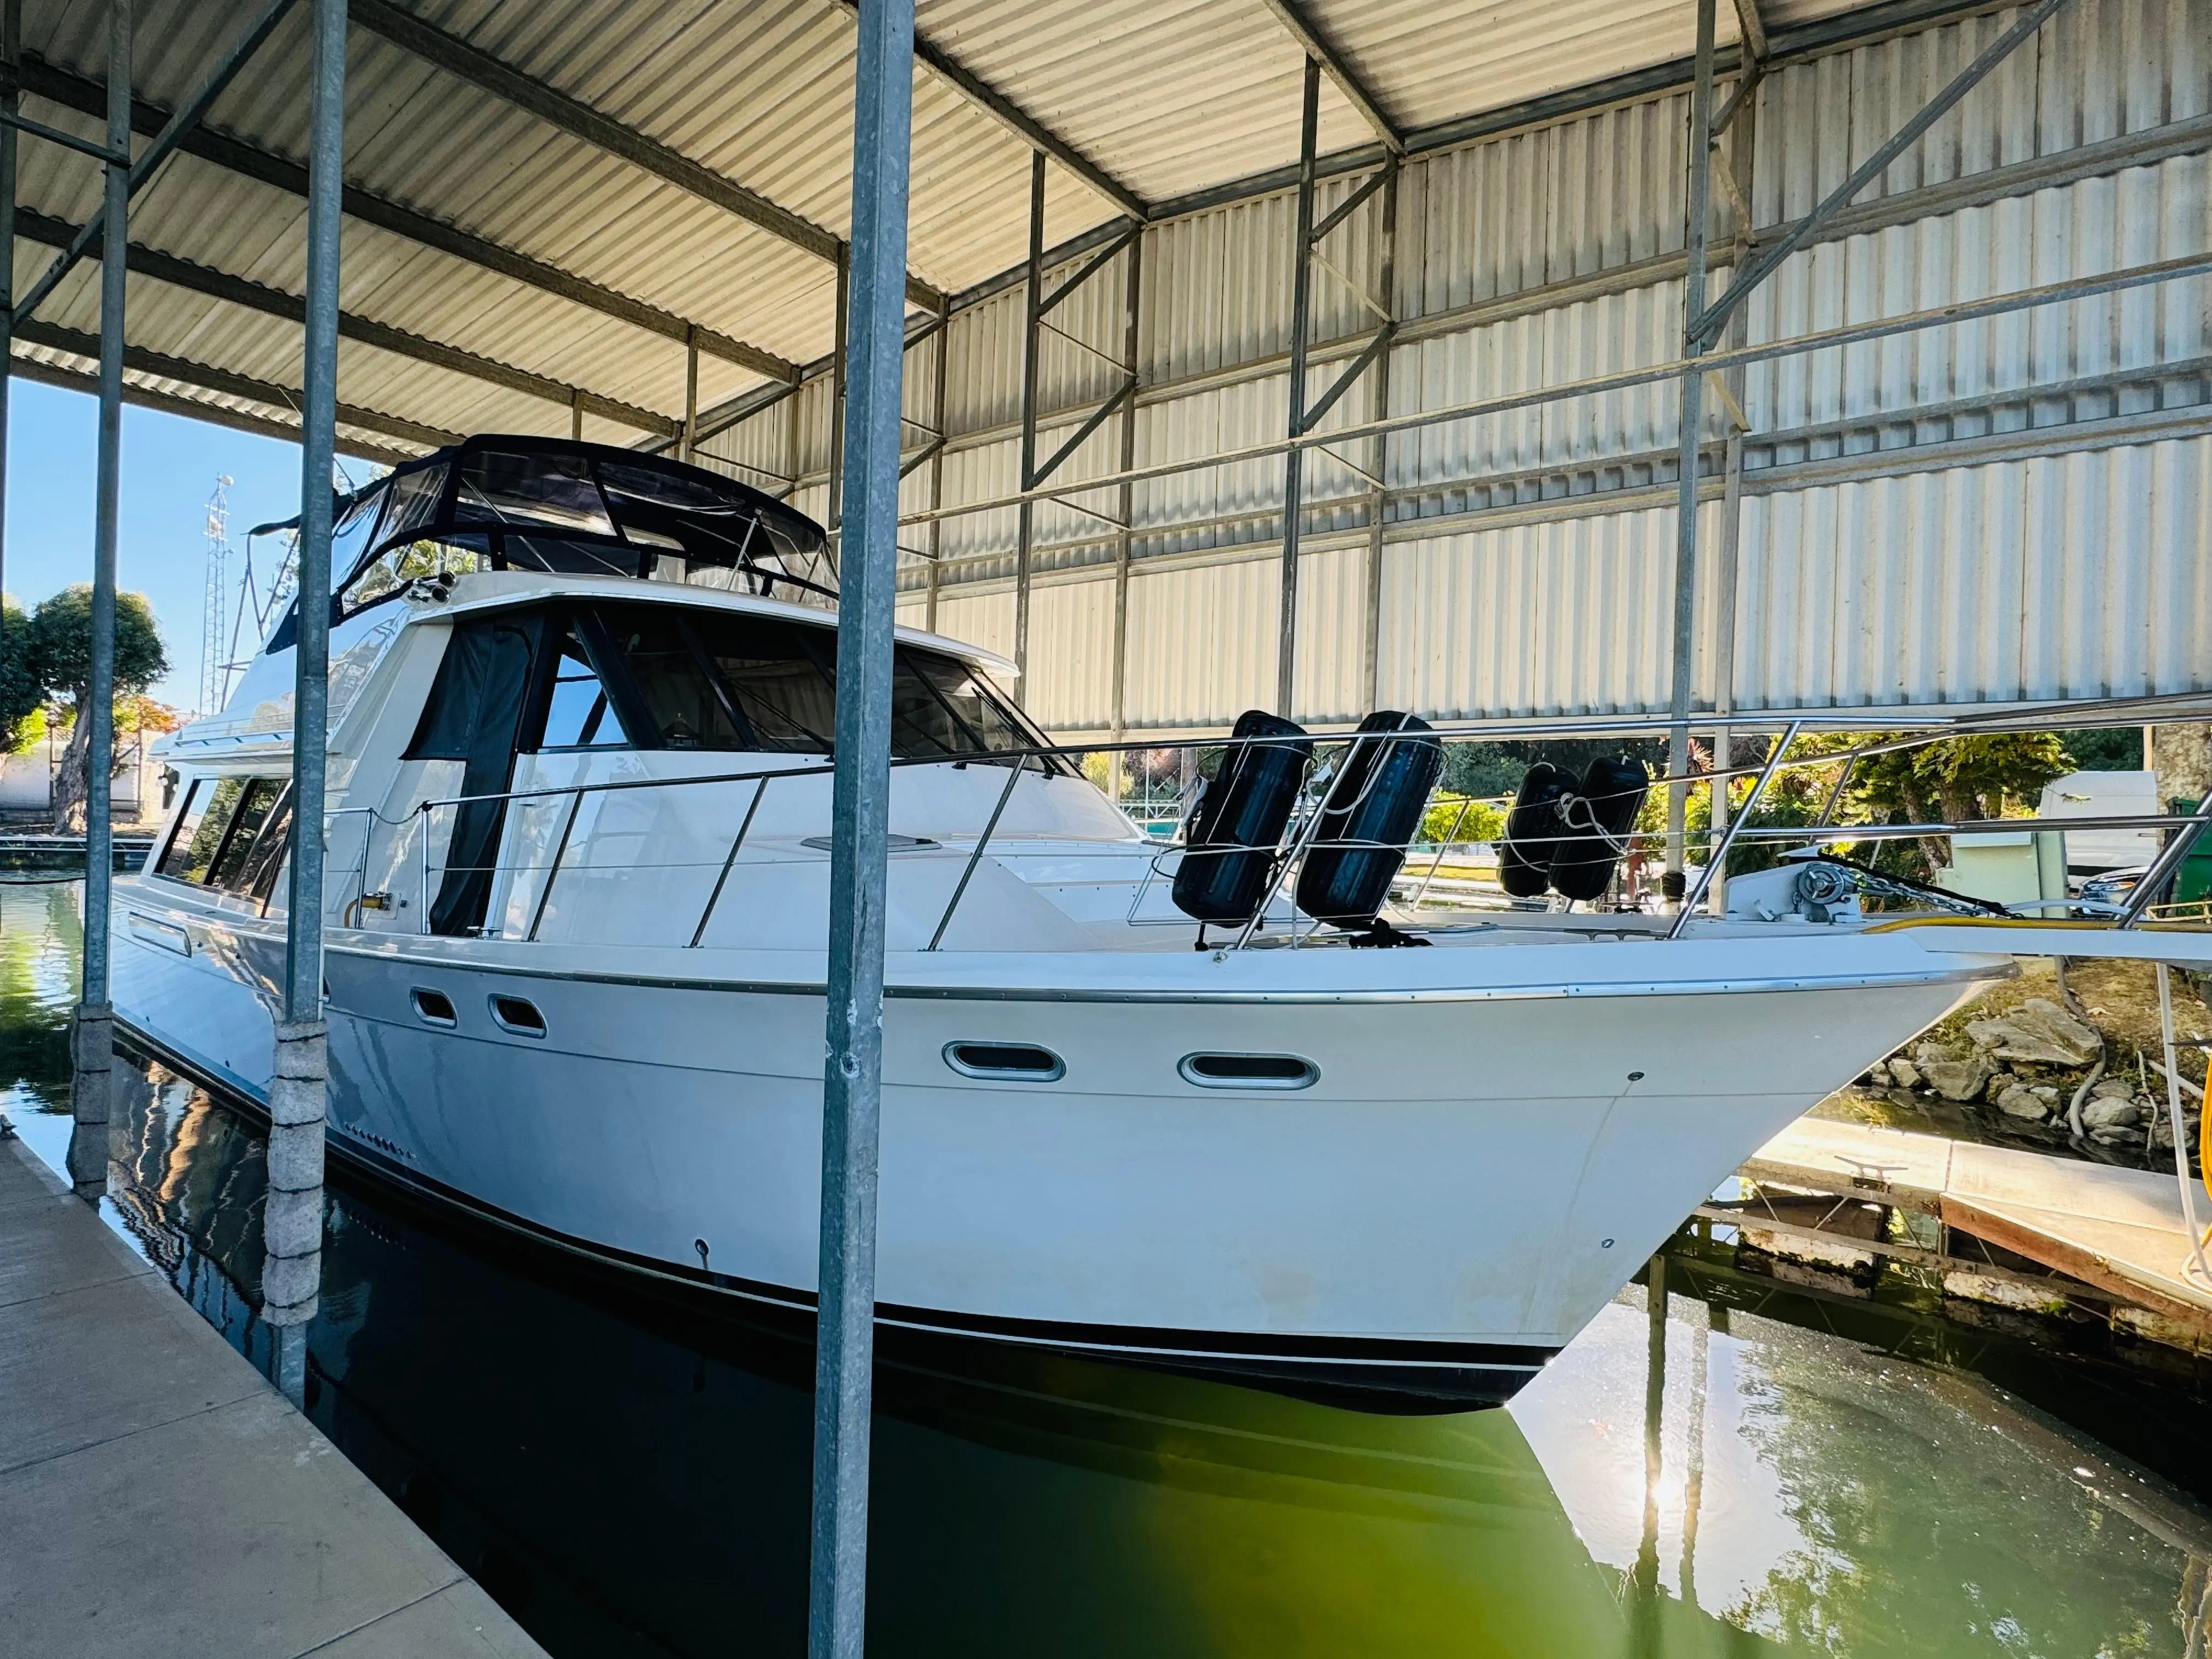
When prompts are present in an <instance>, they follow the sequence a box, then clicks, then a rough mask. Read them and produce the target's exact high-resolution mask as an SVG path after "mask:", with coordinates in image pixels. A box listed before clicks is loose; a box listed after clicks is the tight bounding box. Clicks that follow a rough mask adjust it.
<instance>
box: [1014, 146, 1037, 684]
mask: <svg viewBox="0 0 2212 1659" xmlns="http://www.w3.org/2000/svg"><path fill="white" fill-rule="evenodd" d="M1027 295H1028V297H1027V298H1026V299H1025V300H1024V302H1023V307H1022V313H1023V319H1024V320H1023V325H1022V495H1023V501H1022V504H1021V506H1020V507H1018V508H1016V509H1015V513H1014V666H1015V667H1016V668H1017V669H1018V670H1019V671H1020V672H1019V673H1018V675H1017V676H1016V677H1015V680H1014V701H1015V702H1018V703H1026V702H1028V700H1029V676H1030V542H1031V541H1032V539H1033V538H1035V536H1036V503H1035V502H1033V501H1030V500H1029V499H1028V495H1029V492H1030V490H1032V489H1036V414H1037V409H1036V406H1037V353H1038V349H1039V347H1040V345H1041V343H1042V342H1041V340H1040V337H1039V330H1038V327H1037V325H1038V323H1039V322H1040V321H1041V320H1042V318H1043V315H1044V152H1043V151H1042V150H1041V149H1040V150H1034V151H1032V152H1030V258H1029V286H1028V290H1027Z"/></svg>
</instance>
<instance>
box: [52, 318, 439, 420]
mask: <svg viewBox="0 0 2212 1659" xmlns="http://www.w3.org/2000/svg"><path fill="white" fill-rule="evenodd" d="M15 337H16V338H17V339H19V340H27V341H29V342H30V343H32V344H33V345H40V346H45V347H46V348H47V349H49V350H53V351H66V352H68V353H69V354H70V356H72V357H87V358H91V359H93V360H94V361H97V360H98V358H99V356H100V337H99V336H98V335H97V334H84V333H80V332H79V331H77V330H76V329H73V328H60V327H57V326H56V325H54V324H52V323H42V322H39V321H37V320H36V319H33V320H31V321H29V322H25V323H21V324H18V325H16V329H15ZM123 366H124V368H128V369H131V370H134V371H136V372H137V373H138V374H150V375H152V376H154V377H155V379H156V380H174V381H176V382H177V383H178V384H179V385H180V386H197V387H198V388H199V389H200V390H201V391H203V392H220V393H221V394H222V395H223V396H224V397H226V398H246V399H248V400H250V401H252V402H253V403H257V404H266V405H267V406H268V407H270V408H271V409H289V410H298V408H299V407H300V395H301V394H300V393H299V392H297V391H295V390H294V389H293V388H292V387H290V386H278V385H277V384H276V382H275V381H273V380H254V379H252V377H251V376H249V375H245V374H233V373H232V372H231V371H230V370H229V369H227V368H216V367H214V366H213V365H212V364H210V363H196V362H192V361H191V359H190V358H188V357H172V356H168V355H167V353H164V352H159V351H149V350H147V349H145V348H144V347H143V346H125V347H124V348H123ZM17 368H18V371H19V372H20V369H21V365H20V364H19V365H17ZM338 419H339V420H340V421H342V422H344V423H345V424H346V425H348V426H351V427H358V428H360V429H361V430H362V431H363V432H381V433H383V434H384V435H386V437H391V438H398V439H400V440H401V441H404V442H406V443H410V444H420V445H422V447H423V448H425V449H436V448H438V447H441V446H442V445H445V444H453V443H459V441H461V435H460V434H459V433H458V432H447V431H446V430H445V429H444V428H441V427H435V426H424V425H423V424H422V422H419V421H410V420H404V419H402V418H401V417H400V416H397V415H386V414H384V413H383V412H382V411H380V410H374V409H362V408H361V407H359V406H358V405H357V404H339V405H338ZM290 436H291V437H292V438H293V439H294V440H295V441H296V440H297V439H298V437H299V432H298V430H297V429H296V428H295V429H294V430H293V431H292V432H291V433H290Z"/></svg>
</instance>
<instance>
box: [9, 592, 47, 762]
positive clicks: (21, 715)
mask: <svg viewBox="0 0 2212 1659" xmlns="http://www.w3.org/2000/svg"><path fill="white" fill-rule="evenodd" d="M30 625H31V624H30V619H29V618H28V617H25V616H24V615H23V613H22V612H21V611H20V610H18V609H17V608H16V607H15V606H14V605H10V604H9V603H8V602H7V600H5V599H0V755H12V754H14V753H15V749H16V746H17V745H18V744H21V742H22V740H23V738H24V737H25V736H26V733H25V731H24V722H26V721H27V720H29V719H30V718H31V716H32V715H33V714H37V713H38V712H39V708H40V705H41V704H43V703H44V702H46V687H44V686H43V685H41V684H39V677H38V674H37V672H36V671H34V670H33V666H32V664H31V657H30V651H29V649H28V647H29V629H30Z"/></svg>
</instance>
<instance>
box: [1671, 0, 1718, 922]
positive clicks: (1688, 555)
mask: <svg viewBox="0 0 2212 1659" xmlns="http://www.w3.org/2000/svg"><path fill="white" fill-rule="evenodd" d="M1714 9H1715V0H1698V56H1697V72H1696V78H1695V80H1694V81H1693V82H1692V88H1691V93H1690V131H1689V164H1690V178H1689V200H1688V204H1687V210H1688V216H1689V221H1688V225H1687V228H1686V234H1685V235H1684V238H1683V240H1684V254H1685V260H1686V270H1685V271H1684V273H1683V278H1682V355H1683V356H1684V357H1686V358H1688V359H1691V360H1692V362H1691V367H1690V368H1688V369H1686V371H1685V372H1684V373H1683V375H1682V394H1681V407H1680V416H1679V422H1680V430H1679V431H1678V433H1677V435H1676V436H1677V440H1678V447H1677V449H1676V462H1675V464H1676V466H1677V467H1678V469H1679V471H1680V476H1679V477H1678V479H1677V481H1676V483H1675V495H1674V644H1673V665H1674V684H1673V688H1672V695H1671V696H1670V699H1669V702H1668V712H1669V713H1670V714H1672V715H1673V716H1674V731H1673V732H1672V734H1671V735H1670V737H1669V738H1668V744H1667V778H1668V784H1667V873H1668V876H1670V877H1672V878H1674V880H1675V881H1676V882H1679V881H1680V879H1681V876H1682V829H1683V818H1684V809H1685V806H1686V803H1687V799H1688V793H1689V788H1688V784H1687V782H1686V780H1687V779H1688V777H1689V775H1690V693H1691V686H1692V674H1693V673H1694V671H1695V669H1696V665H1697V622H1698V469H1699V462H1700V459H1701V452H1702V450H1703V447H1704V444H1703V440H1704V437H1705V371H1704V369H1702V368H1699V367H1698V365H1697V363H1696V362H1695V360H1696V359H1697V358H1698V357H1699V356H1702V355H1703V354H1704V352H1705V342H1704V341H1702V340H1701V339H1700V338H1699V335H1698V331H1697V323H1698V319H1699V314H1700V313H1702V312H1703V311H1704V309H1705V249H1706V239H1707V235H1708V234H1709V232H1710V230H1711V217H1712V189H1713V170H1712V157H1713V152H1712V142H1711V133H1712V130H1713V28H1714V21H1713V14H1714Z"/></svg>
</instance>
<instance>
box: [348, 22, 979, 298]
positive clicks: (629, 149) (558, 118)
mask: <svg viewBox="0 0 2212 1659" xmlns="http://www.w3.org/2000/svg"><path fill="white" fill-rule="evenodd" d="M349 15H350V18H351V20H352V21H354V22H355V23H356V24H358V25H359V26H360V27H362V28H365V29H367V30H368V31H369V32H370V33H373V34H375V35H378V36H380V37H381V38H382V39H384V40H388V41H390V42H391V43H392V45H393V46H398V47H399V48H400V49H401V50H402V51H403V52H412V53H413V54H414V55H415V56H416V57H417V58H421V59H422V61H423V62H424V63H426V64H431V65H433V66H434V67H435V68H437V69H441V70H445V71H446V72H447V74H449V75H453V76H459V78H460V79H462V80H464V81H466V82H469V83H470V84H471V86H474V87H477V88H480V89H481V90H483V91H485V92H488V93H490V94H492V95H493V96H494V97H495V98H501V99H504V100H506V101H507V102H508V103H510V104H512V105H513V106H515V107H516V108H517V109H520V110H522V111H524V112H527V113H528V114H531V115H532V116H535V117H536V118H538V119H539V120H541V121H543V122H544V123H545V124H546V125H548V126H551V127H555V128H557V129H559V130H560V131H562V132H565V133H567V134H568V136H569V137H572V138H579V139H581V140H582V141H583V142H584V143H587V144H589V145H591V146H592V148H593V149H599V150H604V151H605V153H606V154H608V155H612V156H616V157H617V158H619V159H620V160H622V161H627V162H629V164H630V165H631V166H632V167H639V168H641V169H642V170H644V171H645V172H647V173H652V174H653V176H654V177H655V178H657V179H662V180H664V181H665V182H666V183H668V184H671V185H675V186H676V187H677V188H678V190H683V191H689V192H690V193H691V194H692V195H694V196H696V197H699V198H700V200H702V201H704V202H709V203H712V204H714V206H716V207H718V208H720V209H722V210H724V211H725V212H727V213H732V214H735V215H736V216H738V218H740V219H743V220H744V221H745V222H748V223H750V224H753V225H757V226H758V227H759V228H761V229H763V230H764V231H766V232H768V234H769V235H771V236H775V237H776V238H778V239H780V240H783V241H786V242H788V243H789V244H791V246H793V247H795V248H799V249H801V250H803V251H804V252H808V253H811V254H812V255H814V256H815V258H818V259H823V260H826V261H827V262H828V263H829V264H833V265H835V264H842V262H843V260H844V258H845V241H844V239H843V238H842V237H841V236H839V235H837V234H836V232H834V231H831V230H828V229H825V228H823V227H822V226H820V225H817V224H816V223H815V222H813V221H812V220H811V219H806V218H802V217H801V216H799V215H798V214H796V213H793V212H792V211H791V210H789V209H787V208H784V207H780V206H778V205H777V204H775V203H774V202H771V201H770V200H769V198H768V197H765V196H763V195H761V194H760V193H759V192H758V191H751V190H748V189H746V188H745V186H744V185H741V184H739V183H738V182H737V180H735V179H730V178H726V177H725V176H724V175H723V174H721V173H717V172H715V171H714V169H713V168H712V167H708V166H706V165H705V164H704V163H702V162H699V161H693V160H692V159H691V158H690V156H688V155H684V153H683V152H682V151H681V150H679V149H676V148H674V147H673V146H672V145H669V144H665V143H661V141H660V140H659V139H658V138H654V137H650V136H648V135H647V134H645V133H642V132H640V131H638V130H637V129H636V128H635V127H632V126H628V125H624V124H623V122H620V121H617V120H616V119H615V118H614V117H612V116H611V115H609V114H606V113H605V112H603V111H600V110H597V109H594V108H592V106H591V105H589V104H586V103H585V102H584V101H583V100H580V99H577V98H571V97H570V96H569V95H568V94H567V93H565V92H561V91H558V90H556V89H555V88H552V87H550V86H548V85H546V84H545V82H543V81H539V80H537V79H535V78H534V77H532V76H528V75H526V74H524V73H523V72H522V71H521V70H519V69H516V68H514V67H513V65H512V64H506V63H502V62H501V60H500V59H499V58H495V57H493V56H492V55H491V54H490V53H489V52H485V51H484V50H483V48H481V47H479V46H471V45H470V43H469V42H467V41H466V40H462V39H461V38H460V37H459V36H458V35H453V34H448V33H446V32H445V31H444V30H443V29H441V28H439V27H435V25H433V24H430V23H426V22H424V21H422V19H421V18H419V17H417V16H416V15H414V14H413V13H411V12H409V11H406V10H404V9H401V8H400V7H398V6H395V5H392V4H390V3H388V0H351V3H350V6H349ZM906 292H907V298H908V299H909V300H911V301H913V302H914V303H915V304H916V305H918V306H921V307H926V308H929V309H934V308H935V307H936V306H937V305H938V303H939V301H940V300H941V299H942V298H943V297H944V296H943V295H939V293H938V291H937V290H936V289H934V288H933V287H931V286H930V285H929V284H928V283H925V282H923V281H922V280H921V278H920V277H918V276H914V275H912V274H911V273H909V274H908V276H907V279H906Z"/></svg>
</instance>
